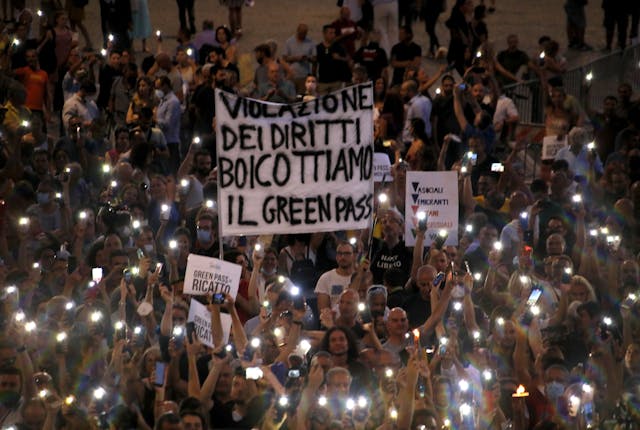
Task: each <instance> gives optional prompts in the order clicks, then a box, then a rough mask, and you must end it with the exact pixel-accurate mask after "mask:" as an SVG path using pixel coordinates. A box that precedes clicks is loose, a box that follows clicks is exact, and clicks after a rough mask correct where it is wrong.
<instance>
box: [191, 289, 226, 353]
mask: <svg viewBox="0 0 640 430" xmlns="http://www.w3.org/2000/svg"><path fill="white" fill-rule="evenodd" d="M187 322H193V325H194V326H195V332H196V335H197V336H198V339H200V342H202V343H203V344H205V345H207V346H208V347H210V348H215V347H216V346H219V345H214V344H213V334H212V333H211V312H209V310H208V309H207V307H206V306H205V305H203V304H202V303H200V302H199V301H197V300H195V299H191V304H190V305H189V315H188V316H187ZM220 322H221V323H222V343H223V344H225V345H226V344H227V343H228V342H229V333H231V315H229V314H223V313H221V314H220Z"/></svg>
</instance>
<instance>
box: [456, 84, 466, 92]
mask: <svg viewBox="0 0 640 430" xmlns="http://www.w3.org/2000/svg"><path fill="white" fill-rule="evenodd" d="M458 88H460V90H462V91H466V89H467V84H466V83H464V82H463V83H461V84H460V85H458Z"/></svg>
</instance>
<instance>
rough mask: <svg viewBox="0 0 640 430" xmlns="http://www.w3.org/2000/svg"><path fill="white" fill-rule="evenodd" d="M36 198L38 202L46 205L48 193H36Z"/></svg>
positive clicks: (48, 199)
mask: <svg viewBox="0 0 640 430" xmlns="http://www.w3.org/2000/svg"><path fill="white" fill-rule="evenodd" d="M36 199H37V200H38V203H39V204H41V205H46V204H47V203H49V201H50V198H49V193H36Z"/></svg>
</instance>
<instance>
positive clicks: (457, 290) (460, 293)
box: [451, 285, 464, 299]
mask: <svg viewBox="0 0 640 430" xmlns="http://www.w3.org/2000/svg"><path fill="white" fill-rule="evenodd" d="M451 297H453V298H454V299H459V298H461V297H464V286H463V285H456V286H455V287H453V290H452V291H451Z"/></svg>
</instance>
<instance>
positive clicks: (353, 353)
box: [320, 326, 358, 361]
mask: <svg viewBox="0 0 640 430" xmlns="http://www.w3.org/2000/svg"><path fill="white" fill-rule="evenodd" d="M336 331H341V332H342V333H344V335H345V337H346V338H347V347H348V349H347V358H348V360H349V361H354V360H357V359H358V341H357V340H356V336H355V335H354V334H353V332H352V331H351V329H350V328H349V327H341V326H336V327H331V328H330V329H329V330H327V332H326V333H325V334H324V337H323V338H322V341H321V342H320V350H321V351H329V339H330V338H331V334H332V333H333V332H336Z"/></svg>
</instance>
